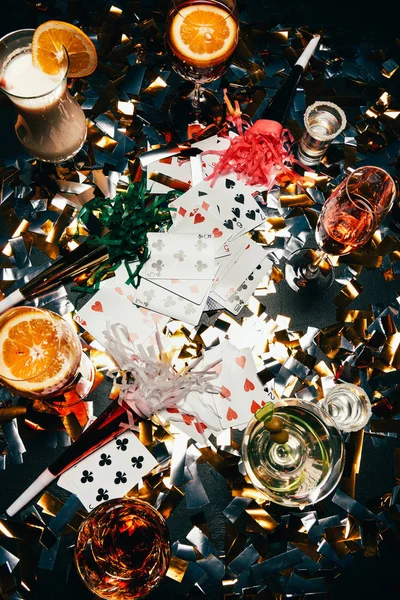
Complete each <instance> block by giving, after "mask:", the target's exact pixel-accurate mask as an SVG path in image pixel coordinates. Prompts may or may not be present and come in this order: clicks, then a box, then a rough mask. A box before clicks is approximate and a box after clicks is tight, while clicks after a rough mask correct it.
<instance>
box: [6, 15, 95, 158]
mask: <svg viewBox="0 0 400 600" xmlns="http://www.w3.org/2000/svg"><path fill="white" fill-rule="evenodd" d="M96 65H97V55H96V50H95V48H94V46H93V44H92V42H91V40H90V39H89V38H88V37H87V36H86V35H85V34H84V33H83V32H82V31H81V30H80V29H79V28H78V27H75V26H74V25H71V24H70V23H64V22H62V21H48V22H46V23H43V24H42V25H40V26H39V27H38V28H37V29H36V30H33V29H22V30H19V31H14V32H13V33H9V34H8V35H6V36H4V37H3V38H2V39H1V40H0V89H1V90H2V91H3V92H4V93H5V94H6V95H7V96H8V97H9V98H10V100H11V101H12V102H13V103H14V105H15V107H16V109H17V111H18V117H17V122H16V125H15V131H16V134H17V136H18V138H19V140H20V142H21V143H22V144H23V145H24V147H25V148H26V150H27V151H28V152H29V153H30V154H32V156H34V157H36V158H39V159H40V160H43V161H47V162H54V163H57V162H62V161H64V160H68V159H69V158H72V157H73V156H75V154H76V153H77V152H78V151H79V150H80V149H81V147H82V145H83V143H84V141H85V139H86V118H85V115H84V113H83V111H82V109H81V107H80V106H79V104H78V103H77V102H76V100H75V99H74V98H72V97H71V95H70V94H69V92H68V88H67V77H82V76H84V75H89V74H90V73H92V72H93V71H94V69H95V68H96Z"/></svg>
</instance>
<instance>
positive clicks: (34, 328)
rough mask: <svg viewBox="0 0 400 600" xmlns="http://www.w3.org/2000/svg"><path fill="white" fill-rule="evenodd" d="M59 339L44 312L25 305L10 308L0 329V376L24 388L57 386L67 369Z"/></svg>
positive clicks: (58, 333)
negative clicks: (7, 316)
mask: <svg viewBox="0 0 400 600" xmlns="http://www.w3.org/2000/svg"><path fill="white" fill-rule="evenodd" d="M61 341H62V340H61V338H60V332H59V331H58V329H57V326H56V325H55V323H54V322H53V321H52V320H51V319H50V318H47V316H46V314H45V313H42V312H41V311H38V310H35V309H33V308H29V307H27V308H20V309H18V310H15V311H13V313H11V314H10V318H9V319H8V320H7V321H6V322H5V323H4V325H3V326H2V328H1V330H0V370H1V375H2V377H3V378H4V379H5V380H8V381H9V383H10V385H12V386H13V387H16V388H17V389H20V390H25V391H32V392H33V391H39V390H45V389H47V388H53V387H57V386H58V384H59V383H60V382H62V381H64V380H65V379H66V378H68V375H69V372H70V371H71V364H70V363H69V361H68V360H67V357H66V356H65V355H64V354H63V349H62V348H61V347H60V346H61Z"/></svg>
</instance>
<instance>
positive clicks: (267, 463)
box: [242, 399, 344, 507]
mask: <svg viewBox="0 0 400 600" xmlns="http://www.w3.org/2000/svg"><path fill="white" fill-rule="evenodd" d="M274 416H277V417H280V418H281V419H282V421H283V428H284V429H285V430H286V431H287V432H288V434H289V439H288V441H287V442H286V443H285V444H280V443H276V442H274V441H273V440H272V439H271V434H270V432H269V431H268V430H266V429H265V428H264V423H263V422H260V421H258V420H257V419H253V420H252V421H251V422H250V423H249V425H248V427H247V429H246V431H245V433H244V436H243V441H242V457H243V463H244V466H245V469H246V473H247V475H248V477H249V479H250V481H251V482H252V484H253V485H254V486H255V487H256V488H257V489H258V490H259V491H260V492H261V493H262V494H263V495H264V496H266V498H267V499H268V500H270V501H271V502H275V503H276V504H281V505H283V506H296V507H303V506H307V505H309V504H314V503H315V502H317V501H319V500H322V499H323V498H325V497H326V496H327V495H328V494H330V493H331V492H332V491H333V490H334V488H335V487H336V485H337V484H338V482H339V480H340V477H341V475H342V473H343V468H344V444H343V438H342V436H341V433H340V431H339V429H338V428H337V426H336V424H335V422H334V421H333V420H332V419H331V417H330V416H329V415H328V414H326V413H325V412H324V411H323V410H321V409H320V408H319V407H318V406H316V405H314V404H311V403H307V402H301V401H298V400H295V399H288V400H286V401H283V400H280V401H279V402H277V403H276V404H275V411H274Z"/></svg>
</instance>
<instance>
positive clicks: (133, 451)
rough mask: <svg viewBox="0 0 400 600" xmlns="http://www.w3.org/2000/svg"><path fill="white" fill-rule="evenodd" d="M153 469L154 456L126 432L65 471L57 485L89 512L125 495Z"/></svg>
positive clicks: (133, 436) (155, 462)
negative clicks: (72, 495)
mask: <svg viewBox="0 0 400 600" xmlns="http://www.w3.org/2000/svg"><path fill="white" fill-rule="evenodd" d="M156 466H157V461H156V459H155V458H154V456H153V455H152V454H151V453H150V452H149V451H148V450H147V448H146V447H145V446H144V445H143V444H142V443H141V442H140V441H139V440H138V438H137V437H136V435H135V434H134V433H133V431H130V430H127V431H126V432H124V433H122V434H121V435H119V436H118V437H116V438H115V439H114V440H112V441H111V442H108V443H107V444H105V445H104V446H102V447H101V448H99V449H98V450H96V451H95V452H93V453H92V454H90V455H89V456H88V457H86V458H84V459H83V460H81V461H80V462H79V463H77V464H76V465H75V466H74V467H72V468H71V469H68V471H66V472H65V473H63V474H62V475H61V477H60V478H59V480H58V485H59V486H60V487H62V488H64V489H66V490H68V491H70V492H72V493H73V494H76V495H77V496H78V498H79V500H80V501H81V502H82V504H83V505H84V507H85V508H86V509H87V510H93V508H95V507H96V506H98V505H99V504H101V503H102V502H105V501H106V500H111V499H113V498H122V497H123V496H125V494H126V493H127V492H129V490H131V489H132V488H133V487H134V486H135V485H136V484H137V483H139V482H140V481H141V479H142V478H143V477H144V475H147V473H149V472H150V471H151V470H152V469H154V467H156Z"/></svg>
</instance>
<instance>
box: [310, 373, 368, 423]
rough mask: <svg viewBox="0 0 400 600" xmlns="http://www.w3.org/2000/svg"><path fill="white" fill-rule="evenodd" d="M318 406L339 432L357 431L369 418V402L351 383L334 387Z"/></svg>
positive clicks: (356, 386) (363, 393)
mask: <svg viewBox="0 0 400 600" xmlns="http://www.w3.org/2000/svg"><path fill="white" fill-rule="evenodd" d="M320 405H321V406H322V408H323V409H324V410H325V411H326V412H327V413H328V414H329V415H330V416H331V417H332V419H333V420H334V421H335V423H336V425H337V426H338V428H339V429H340V430H341V431H359V430H360V429H363V428H364V427H365V426H366V424H367V423H368V421H369V420H370V418H371V412H372V411H371V402H370V400H369V398H368V396H367V394H366V393H365V392H364V390H363V389H362V388H360V387H359V386H358V385H353V384H352V383H339V384H338V385H336V386H335V387H334V388H332V389H331V390H330V391H329V392H328V394H327V395H326V397H325V398H324V400H322V402H320Z"/></svg>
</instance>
